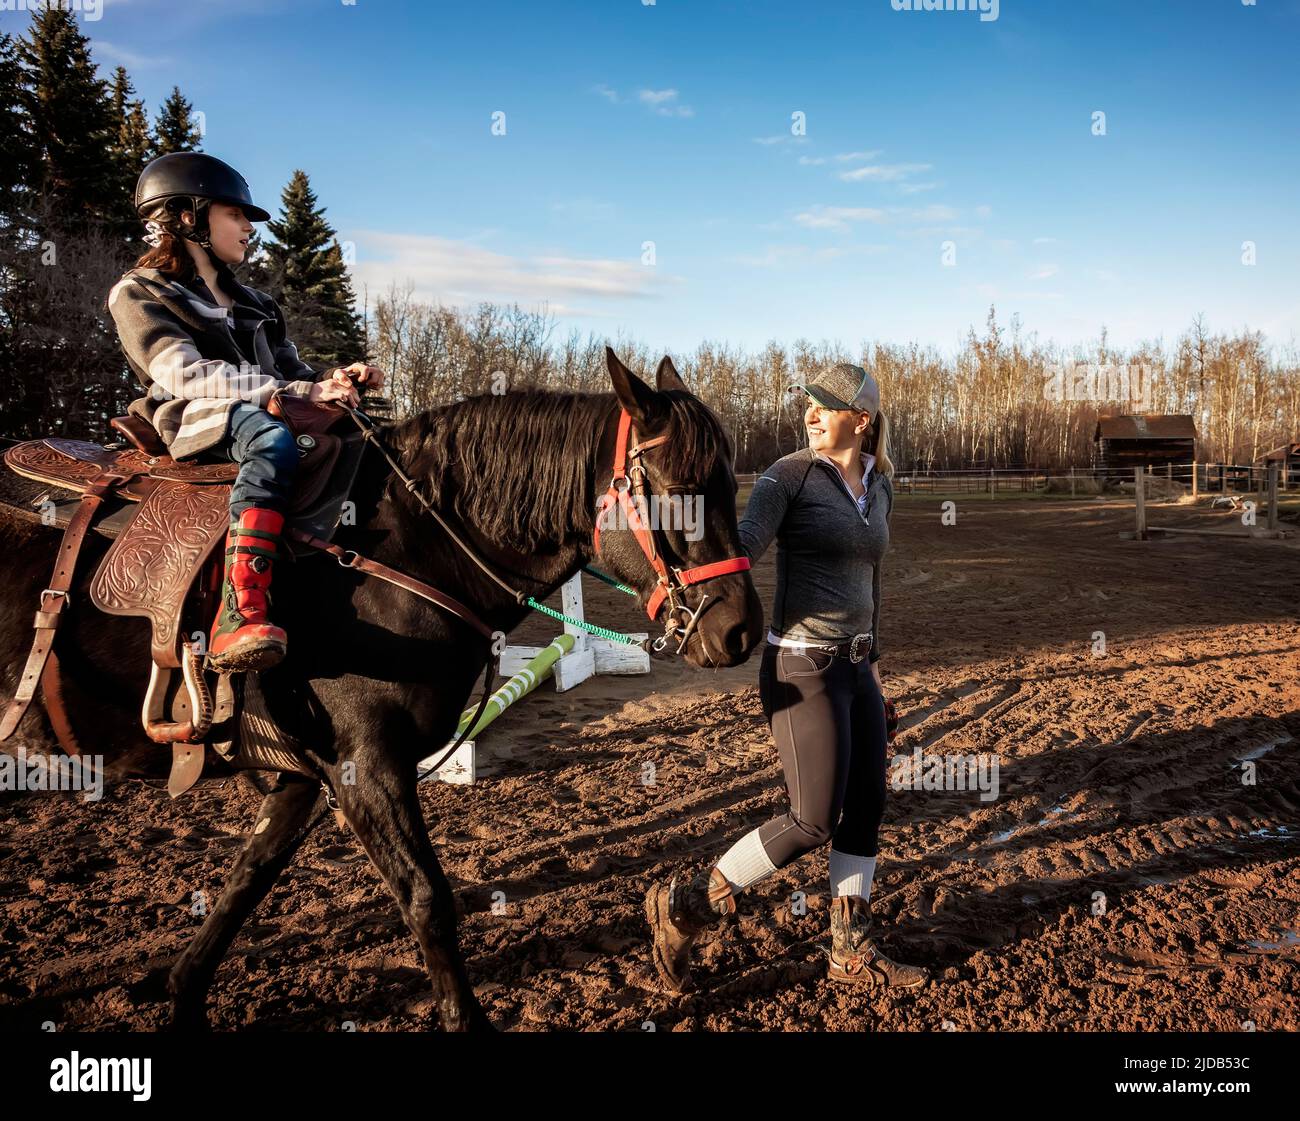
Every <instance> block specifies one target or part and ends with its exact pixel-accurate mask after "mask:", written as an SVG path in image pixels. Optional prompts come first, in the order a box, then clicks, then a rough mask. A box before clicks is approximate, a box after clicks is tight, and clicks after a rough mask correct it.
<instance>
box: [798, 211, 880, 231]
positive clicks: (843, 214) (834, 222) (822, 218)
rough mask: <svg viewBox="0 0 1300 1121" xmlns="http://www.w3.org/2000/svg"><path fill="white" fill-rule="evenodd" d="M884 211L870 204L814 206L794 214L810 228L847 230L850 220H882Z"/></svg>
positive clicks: (803, 224)
mask: <svg viewBox="0 0 1300 1121" xmlns="http://www.w3.org/2000/svg"><path fill="white" fill-rule="evenodd" d="M884 219H885V212H884V211H883V210H877V209H876V208H875V207H870V206H814V207H811V208H810V209H808V210H805V211H803V212H802V213H799V214H796V215H795V216H794V220H795V222H796V223H797V224H798V225H800V226H803V227H805V228H806V229H810V230H847V229H848V228H849V223H850V222H883V221H884Z"/></svg>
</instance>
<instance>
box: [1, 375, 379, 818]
mask: <svg viewBox="0 0 1300 1121" xmlns="http://www.w3.org/2000/svg"><path fill="white" fill-rule="evenodd" d="M268 411H269V412H271V413H272V415H275V416H278V417H280V419H282V420H283V421H284V422H285V423H286V424H287V425H288V426H289V428H290V430H291V431H292V432H293V433H294V435H295V438H296V440H297V443H298V449H299V455H300V456H301V457H302V458H301V463H300V466H299V471H298V475H297V479H296V483H295V492H294V498H293V501H292V503H291V505H290V509H289V512H288V515H287V517H286V533H285V543H286V545H289V546H291V547H292V546H293V545H294V540H295V538H296V539H297V540H298V541H302V540H305V539H307V538H311V539H313V540H316V541H317V542H318V547H319V544H323V543H325V542H328V541H329V540H330V539H331V538H332V536H333V534H334V531H335V529H336V528H337V526H338V524H339V522H340V520H341V518H342V516H343V512H344V509H345V503H346V501H347V499H348V495H349V494H350V492H351V488H352V484H353V482H354V481H355V479H356V474H357V471H358V469H359V467H360V463H361V457H362V452H363V449H364V443H365V441H364V439H363V435H362V432H361V431H360V430H358V431H356V432H346V433H345V434H339V433H337V432H335V431H332V430H333V429H334V428H335V426H336V425H338V423H339V422H340V421H341V420H345V419H346V414H345V413H344V412H343V410H341V409H339V408H337V407H336V406H333V405H317V404H313V403H312V402H309V401H307V400H306V399H304V398H301V397H295V396H293V395H290V394H284V393H279V392H277V393H276V394H275V396H274V397H272V399H271V402H270V404H269V406H268ZM110 423H111V424H112V426H113V428H114V429H115V430H116V431H117V432H118V433H119V434H120V435H121V436H123V437H124V438H125V442H124V443H116V444H107V445H102V446H101V445H99V444H92V443H87V442H84V441H81V440H62V439H53V438H50V439H44V440H30V441H27V442H26V443H21V444H17V445H15V446H14V447H12V448H10V449H9V450H8V451H7V452H6V453H5V456H4V461H5V463H6V464H7V465H8V467H9V468H10V469H11V470H12V471H14V472H16V473H17V474H19V475H22V476H24V477H26V478H29V479H35V480H37V481H39V482H42V483H47V484H50V485H52V486H54V487H59V488H62V489H64V490H69V491H73V492H74V493H75V494H77V495H78V497H75V498H73V499H72V500H70V501H64V502H61V503H58V502H55V503H51V502H49V501H48V500H47V501H46V502H45V503H44V513H45V514H46V515H47V518H46V520H47V521H48V520H52V521H53V524H55V525H62V526H63V527H64V534H63V542H62V545H61V547H60V549H59V555H58V560H57V561H56V564H55V570H54V573H53V575H52V576H51V578H50V586H49V587H48V588H46V589H45V590H44V591H43V592H42V593H41V595H40V604H39V609H38V610H37V613H36V619H35V622H34V627H35V630H36V637H35V640H34V642H33V644H32V650H31V654H30V655H29V656H28V659H27V664H26V666H25V668H24V671H23V674H22V677H21V679H20V680H19V683H18V689H17V691H16V693H15V695H14V699H13V701H12V703H11V704H10V706H9V709H8V711H7V712H6V713H5V715H4V719H3V721H2V722H0V740H5V739H8V738H9V737H10V736H11V735H12V734H13V733H14V731H15V730H16V729H17V727H18V724H19V723H20V721H21V720H22V718H23V715H24V713H25V712H26V711H27V708H28V706H29V705H30V704H31V701H32V699H33V698H34V696H35V694H36V691H37V688H38V687H39V688H40V689H41V691H42V694H43V697H44V701H45V709H46V713H47V715H48V716H49V718H50V723H51V725H52V727H53V728H54V731H55V734H56V735H57V737H58V739H59V742H60V744H61V746H62V747H63V748H64V750H65V751H66V752H67V753H68V754H69V755H73V754H79V753H80V752H79V750H78V747H77V744H76V740H75V737H74V736H73V734H72V729H71V725H70V722H69V721H68V718H67V713H66V711H65V710H64V708H63V704H62V698H61V691H60V688H59V670H58V658H57V656H56V655H55V653H54V649H53V647H54V635H55V631H56V629H57V627H58V624H59V621H60V619H61V617H62V615H63V612H64V611H65V610H66V609H67V607H68V597H69V595H70V594H71V591H72V586H73V579H74V569H75V566H76V561H77V555H78V553H79V552H80V549H81V544H82V542H83V540H84V539H85V535H86V531H87V530H88V529H89V528H90V526H91V523H92V522H93V520H94V516H95V514H96V512H97V511H98V510H99V507H100V506H101V505H102V504H103V503H104V502H105V501H106V500H109V499H120V500H125V504H124V506H123V508H122V509H121V510H118V511H117V512H115V513H114V514H113V515H111V516H110V517H108V518H105V519H103V520H102V521H101V522H100V524H99V526H98V527H97V528H98V529H99V531H100V532H101V533H105V534H106V535H108V536H110V537H113V538H114V540H113V544H112V545H111V546H110V547H109V550H108V552H107V553H106V554H105V556H104V559H103V561H102V562H101V563H100V565H99V568H98V570H97V571H96V573H95V576H94V578H93V580H92V582H91V586H90V598H91V601H92V602H93V603H94V604H95V606H96V607H98V608H99V609H100V610H102V611H105V612H108V613H109V614H112V615H129V616H140V617H143V618H146V619H148V620H149V623H150V626H151V632H152V642H151V646H150V654H151V657H152V661H153V668H152V672H151V675H150V679H149V689H148V692H147V694H146V696H145V702H144V709H143V712H142V720H143V724H144V729H145V732H146V733H147V734H148V736H149V737H150V739H152V740H154V741H156V742H158V743H165V744H171V745H172V772H171V778H170V779H169V781H168V786H167V789H168V791H169V792H171V794H172V796H173V797H175V796H176V795H178V794H180V793H183V792H184V791H185V790H187V789H189V787H190V786H191V785H193V783H194V782H195V781H196V780H197V779H198V777H199V775H200V773H201V772H202V769H203V749H204V741H205V740H207V739H209V738H210V737H213V738H214V740H215V742H214V744H213V746H214V747H215V748H216V749H217V750H218V751H220V752H222V754H225V755H227V757H228V758H231V759H232V761H233V760H234V756H235V755H236V754H240V755H241V758H240V760H239V762H241V763H242V764H244V765H252V766H258V765H261V766H267V767H270V768H271V769H276V770H286V769H290V770H291V769H302V768H301V765H299V766H298V767H295V766H294V763H295V760H294V759H293V757H292V752H291V751H288V750H286V749H285V747H284V744H283V743H276V741H275V737H274V735H269V736H268V735H266V734H265V733H266V724H267V722H268V719H269V718H267V717H266V714H265V711H264V706H263V705H262V704H261V703H260V691H259V690H258V689H257V685H256V682H251V683H243V682H241V683H239V686H238V687H236V683H234V682H232V681H231V680H230V678H229V676H226V675H221V676H218V675H215V674H212V673H208V672H205V670H204V668H203V657H204V653H205V651H206V643H207V630H208V627H209V626H210V625H211V622H212V619H213V618H214V617H215V615H216V611H217V600H218V598H219V596H220V589H221V578H222V571H223V565H224V553H223V550H222V549H221V548H219V546H220V543H221V542H222V541H223V540H224V539H225V535H226V529H227V527H228V526H229V524H230V517H229V509H228V507H229V501H230V488H231V484H232V483H233V481H234V478H235V475H236V473H237V471H238V467H237V465H236V464H234V463H188V462H186V463H178V462H176V461H175V460H173V459H172V458H171V456H170V455H169V454H168V452H167V448H166V446H165V445H164V444H163V442H162V440H161V438H160V437H159V436H158V433H157V432H156V430H155V429H154V428H153V426H152V425H151V424H149V422H148V421H146V420H144V419H143V418H142V417H137V416H134V415H129V416H125V417H118V418H116V419H115V420H113V421H111V422H110ZM51 514H52V519H50V518H49V517H48V515H51ZM291 534H292V536H291ZM294 551H295V552H304V551H310V550H309V549H308V548H307V547H306V546H303V547H302V548H301V549H298V548H295V549H294ZM253 676H255V675H253ZM213 678H215V679H216V680H215V682H213V681H212V680H211V679H213ZM214 686H215V687H214ZM214 692H215V694H216V700H215V701H214V700H213V694H214ZM241 701H242V702H243V703H242V704H241V703H240V702H241ZM237 708H239V709H241V710H242V711H241V712H240V713H238V714H237V713H236V709H237ZM237 715H238V716H241V717H243V718H245V719H244V724H245V727H244V729H243V730H244V731H245V732H246V733H250V734H251V736H252V738H253V739H258V738H260V739H261V740H263V741H264V742H263V743H262V747H263V748H264V750H260V751H251V752H250V751H248V750H244V749H246V748H248V747H249V745H248V744H247V743H242V744H241V750H240V752H238V753H237V752H236V751H235V749H234V748H233V747H232V744H231V743H230V742H229V741H230V740H231V739H233V736H232V735H231V734H230V733H229V729H230V728H231V727H233V724H232V721H234V719H235V718H236V716H237ZM250 720H251V722H250ZM214 732H215V736H214ZM223 740H225V741H226V742H222V741H223ZM223 748H224V749H225V750H223Z"/></svg>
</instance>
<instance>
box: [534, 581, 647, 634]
mask: <svg viewBox="0 0 1300 1121" xmlns="http://www.w3.org/2000/svg"><path fill="white" fill-rule="evenodd" d="M632 594H633V595H635V594H636V593H635V592H633V593H632ZM528 606H529V607H531V608H532V609H533V610H534V611H540V612H541V613H542V614H543V615H549V616H550V617H551V618H552V619H558V620H559V621H560V622H561V623H570V624H572V625H573V626H575V627H581V628H582V629H583V630H584V631H586V632H587V633H588V634H594V635H595V636H596V637H597V638H607V639H609V640H610V641H611V642H621V643H623V644H624V645H625V646H643V645H644V640H643V639H640V638H633V637H632V636H631V635H630V634H620V633H619V632H618V631H611V630H610V629H609V628H608V627H598V626H597V625H596V624H595V623H588V622H587V621H586V620H585V619H574V618H572V617H570V616H568V615H566V614H564V612H563V611H556V610H555V609H554V608H553V607H547V606H546V604H544V603H538V602H537V600H535V599H533V597H532V596H529V597H528Z"/></svg>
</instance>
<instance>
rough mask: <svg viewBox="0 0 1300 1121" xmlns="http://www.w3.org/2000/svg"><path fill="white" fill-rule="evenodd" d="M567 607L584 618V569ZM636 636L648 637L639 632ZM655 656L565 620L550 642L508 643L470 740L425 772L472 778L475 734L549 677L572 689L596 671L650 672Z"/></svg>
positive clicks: (566, 597) (569, 587)
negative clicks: (501, 679)
mask: <svg viewBox="0 0 1300 1121" xmlns="http://www.w3.org/2000/svg"><path fill="white" fill-rule="evenodd" d="M563 607H564V613H565V614H566V615H569V616H571V617H573V618H577V619H582V618H585V616H584V615H583V613H582V576H581V574H580V573H579V574H578V575H575V576H574V577H573V578H572V579H571V580H569V581H568V583H566V584H565V585H564V588H563ZM636 637H644V636H642V635H638V636H636ZM649 672H650V656H649V655H648V654H647V653H646V652H645V651H644V650H641V649H638V648H636V647H631V646H625V645H621V644H619V643H615V642H610V641H608V640H606V639H600V638H596V637H594V636H593V635H589V634H588V633H587V632H586V631H584V630H582V629H581V628H578V627H574V626H571V625H569V624H567V623H566V624H565V628H564V633H563V634H561V635H559V636H557V637H556V638H555V639H554V640H553V641H551V642H550V643H549V644H548V645H546V646H543V647H541V648H540V649H539V648H537V647H529V646H507V647H506V648H505V650H504V651H502V654H501V673H502V674H503V675H505V676H506V677H507V681H506V683H505V684H504V685H502V686H501V687H500V688H499V689H497V690H496V692H494V693H493V694H492V696H491V697H490V698H489V700H488V703H487V705H486V706H485V707H484V709H483V715H482V716H480V717H479V719H478V721H477V723H475V725H474V727H473V728H472V729H471V730H470V733H469V735H468V736H467V737H466V739H465V742H464V743H463V744H461V745H460V747H459V748H457V749H456V752H455V754H453V755H452V756H451V758H449V759H448V760H447V761H446V762H444V763H443V764H442V766H441V767H439V768H438V769H437V770H436V771H432V772H430V773H429V774H427V775H422V776H421V777H422V778H427V779H439V780H441V781H443V782H454V783H472V782H473V781H474V778H475V774H476V759H477V749H476V745H475V738H476V737H477V736H480V735H482V733H483V731H484V729H485V728H487V727H488V726H489V725H490V724H491V723H492V721H494V720H495V719H496V718H497V717H498V716H500V715H501V714H502V713H503V712H505V710H506V709H507V708H509V707H510V706H511V705H513V704H516V703H517V702H519V701H520V700H522V699H523V698H524V697H526V696H527V695H528V694H529V693H531V692H532V691H533V690H534V689H536V688H537V686H538V685H540V684H541V683H542V682H543V681H545V680H546V679H547V678H554V680H555V687H556V689H557V690H558V691H560V692H564V691H565V690H568V689H572V688H573V687H574V686H576V685H578V684H580V683H581V682H583V681H585V680H586V679H587V678H589V677H591V676H593V675H594V674H631V673H638V674H639V673H649ZM477 708H478V702H477V700H476V701H475V702H474V703H473V704H472V705H471V706H470V707H469V708H467V709H466V710H465V711H464V712H463V713H461V717H460V721H459V722H458V723H457V725H456V732H455V735H454V736H453V737H452V738H451V740H449V741H448V742H447V743H446V744H444V745H443V746H442V747H441V748H439V749H438V751H435V752H431V753H430V754H429V756H428V758H427V759H425V760H424V761H423V762H422V763H421V766H425V765H427V764H429V763H431V762H433V761H434V760H435V759H436V757H437V756H438V755H439V754H441V753H442V752H443V751H445V750H446V749H447V747H449V746H450V745H451V744H452V743H455V742H456V739H457V738H459V736H460V735H461V733H462V732H464V731H465V727H466V725H467V724H469V722H470V721H471V720H472V719H473V718H474V711H475V709H477Z"/></svg>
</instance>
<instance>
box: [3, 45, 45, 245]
mask: <svg viewBox="0 0 1300 1121" xmlns="http://www.w3.org/2000/svg"><path fill="white" fill-rule="evenodd" d="M26 108H27V107H26V102H25V99H24V98H23V94H22V67H21V66H20V65H19V63H18V51H17V48H16V47H15V45H14V40H13V37H12V36H11V35H0V228H3V231H4V235H5V238H6V240H8V239H9V238H11V237H14V236H17V235H18V234H20V232H21V228H22V226H23V225H24V223H25V221H26V219H27V217H28V216H29V213H30V211H29V207H30V202H31V195H32V193H33V192H34V190H35V189H36V187H37V186H38V185H39V177H38V175H37V171H36V169H37V159H36V152H35V148H34V138H33V136H32V133H31V129H30V127H29V124H28V122H29V118H28V116H27V111H26Z"/></svg>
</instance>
